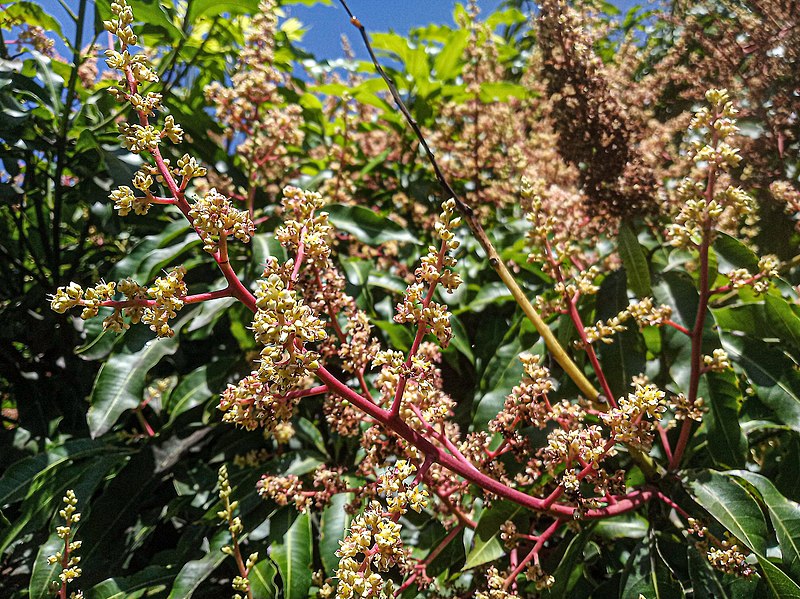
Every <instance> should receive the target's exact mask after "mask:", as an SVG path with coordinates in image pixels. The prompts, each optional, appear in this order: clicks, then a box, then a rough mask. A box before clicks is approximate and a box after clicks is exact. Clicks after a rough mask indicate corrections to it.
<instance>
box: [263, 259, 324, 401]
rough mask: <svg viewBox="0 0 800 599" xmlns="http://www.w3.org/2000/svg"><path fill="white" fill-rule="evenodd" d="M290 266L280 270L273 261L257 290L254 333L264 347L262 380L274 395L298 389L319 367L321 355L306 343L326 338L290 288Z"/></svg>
mask: <svg viewBox="0 0 800 599" xmlns="http://www.w3.org/2000/svg"><path fill="white" fill-rule="evenodd" d="M290 267H291V261H290V263H289V264H287V265H284V267H280V266H279V265H278V263H277V260H275V259H274V258H273V259H271V260H270V261H269V262H268V263H267V266H266V268H265V270H264V278H262V279H261V280H260V281H259V282H258V287H257V288H256V293H255V295H256V306H257V310H256V315H255V318H254V320H253V331H254V333H255V338H256V341H257V342H258V343H260V344H261V345H263V346H264V347H263V349H262V350H261V363H260V364H259V368H258V377H259V379H260V380H261V381H262V382H263V383H264V384H265V385H266V386H267V391H268V392H269V393H271V394H272V395H278V396H280V395H286V394H287V393H288V392H289V391H291V390H293V389H297V388H298V384H299V383H302V382H303V380H304V379H305V377H306V375H307V374H308V373H309V371H312V370H316V369H317V368H319V354H318V353H317V352H314V351H310V350H307V349H306V348H305V344H306V343H314V342H317V341H322V340H324V339H325V338H326V337H327V333H326V332H325V325H324V324H323V322H322V321H321V320H320V319H319V317H318V316H316V315H315V314H314V313H313V311H312V310H311V308H309V307H308V306H307V305H305V303H304V302H303V300H302V299H301V298H300V297H298V294H297V292H295V291H293V290H292V289H291V287H290V285H289V282H288V278H289V275H288V274H287V272H286V271H287V270H289V269H290Z"/></svg>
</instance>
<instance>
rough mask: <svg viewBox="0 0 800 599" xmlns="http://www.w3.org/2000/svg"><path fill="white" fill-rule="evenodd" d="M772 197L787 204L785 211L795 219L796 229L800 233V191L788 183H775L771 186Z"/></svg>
mask: <svg viewBox="0 0 800 599" xmlns="http://www.w3.org/2000/svg"><path fill="white" fill-rule="evenodd" d="M769 191H770V193H771V194H772V197H773V198H775V199H776V200H777V201H778V202H783V203H784V204H785V206H784V211H785V212H786V214H791V215H792V218H793V219H794V228H795V230H796V231H800V191H798V190H797V189H795V188H794V187H793V186H792V184H791V183H789V182H788V181H773V182H772V183H771V184H770V186H769Z"/></svg>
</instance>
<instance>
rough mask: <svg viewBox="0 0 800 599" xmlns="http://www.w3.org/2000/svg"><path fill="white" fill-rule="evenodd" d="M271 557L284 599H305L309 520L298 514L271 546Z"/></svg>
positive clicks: (308, 571)
mask: <svg viewBox="0 0 800 599" xmlns="http://www.w3.org/2000/svg"><path fill="white" fill-rule="evenodd" d="M271 555H272V559H274V560H275V563H276V564H278V571H279V572H280V574H281V579H282V580H283V595H284V597H285V598H286V599H305V598H306V597H307V596H308V589H309V588H310V587H311V559H312V546H311V520H310V519H309V517H308V514H299V515H298V516H297V519H296V520H295V521H294V523H293V524H292V526H291V527H290V528H289V530H288V531H287V532H286V535H285V536H284V537H283V542H282V543H281V544H279V545H273V546H272V553H271Z"/></svg>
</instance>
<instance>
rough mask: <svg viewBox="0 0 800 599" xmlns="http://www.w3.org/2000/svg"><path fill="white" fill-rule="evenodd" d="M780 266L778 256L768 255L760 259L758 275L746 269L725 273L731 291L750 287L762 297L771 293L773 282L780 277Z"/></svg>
mask: <svg viewBox="0 0 800 599" xmlns="http://www.w3.org/2000/svg"><path fill="white" fill-rule="evenodd" d="M780 264H781V263H780V260H779V259H778V257H777V256H774V255H772V254H767V255H766V256H761V257H760V258H759V259H758V272H757V273H756V274H753V273H751V272H750V271H749V270H747V269H746V268H737V269H734V270H732V271H730V272H728V273H725V276H727V277H728V280H729V281H730V288H731V289H741V288H742V287H746V286H750V287H751V288H752V289H753V292H754V293H756V294H758V295H761V294H763V293H766V292H767V291H769V286H770V282H771V280H772V279H773V278H775V277H777V276H778V268H779V267H780Z"/></svg>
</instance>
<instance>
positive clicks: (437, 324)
mask: <svg viewBox="0 0 800 599" xmlns="http://www.w3.org/2000/svg"><path fill="white" fill-rule="evenodd" d="M454 211H455V201H454V200H453V199H450V200H447V201H446V202H444V203H443V204H442V213H441V214H440V215H439V221H438V222H437V223H436V233H437V235H438V236H439V238H440V239H441V240H442V243H441V247H440V249H438V250H437V249H436V248H435V247H433V246H431V247H429V248H428V253H427V255H426V256H424V257H423V258H422V260H421V265H420V267H419V268H417V270H416V271H415V273H414V278H415V282H414V283H412V284H410V285H409V286H408V287H407V288H406V292H405V294H404V296H403V301H402V302H401V303H399V304H397V313H396V314H395V317H394V320H395V322H398V323H406V322H413V323H416V324H417V325H418V326H420V327H425V330H426V331H428V332H431V333H433V334H434V335H435V336H436V338H437V339H438V340H439V343H440V344H441V345H442V347H447V346H448V345H449V343H450V338H451V337H452V336H453V332H452V329H451V328H450V313H449V312H448V310H447V306H445V305H444V304H439V303H436V302H434V301H431V298H432V295H433V289H434V288H435V285H436V284H441V285H442V287H444V288H445V289H446V290H447V291H448V292H450V293H452V292H453V291H455V290H456V289H457V288H458V287H459V285H461V283H462V281H461V277H460V276H459V275H458V274H457V273H453V272H452V271H451V270H450V268H451V267H453V266H455V263H456V262H455V258H453V257H452V256H449V255H448V254H447V252H448V251H449V250H455V249H456V248H458V246H459V242H458V241H457V240H456V239H455V238H454V233H453V230H454V229H455V228H456V227H458V225H459V224H460V222H461V218H460V217H454V216H453V214H454ZM426 283H427V285H428V291H427V292H426V289H425V284H426Z"/></svg>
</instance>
